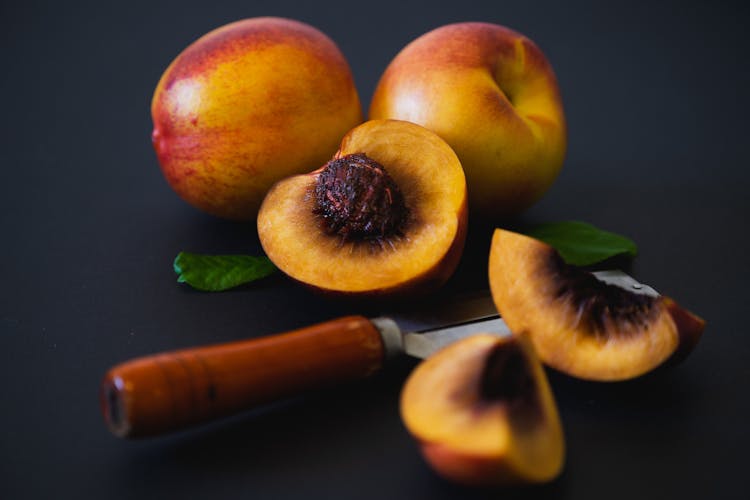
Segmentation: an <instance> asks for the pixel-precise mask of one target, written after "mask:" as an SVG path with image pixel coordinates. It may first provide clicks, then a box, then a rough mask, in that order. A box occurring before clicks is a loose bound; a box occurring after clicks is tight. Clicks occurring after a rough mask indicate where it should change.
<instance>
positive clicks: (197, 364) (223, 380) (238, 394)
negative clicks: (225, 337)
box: [100, 316, 385, 437]
mask: <svg viewBox="0 0 750 500" xmlns="http://www.w3.org/2000/svg"><path fill="white" fill-rule="evenodd" d="M384 354H385V348H384V344H383V340H382V338H381V334H380V333H379V331H378V329H377V328H376V327H375V326H374V325H373V323H372V322H371V321H370V320H368V319H367V318H364V317H362V316H349V317H345V318H340V319H335V320H332V321H328V322H325V323H321V324H318V325H313V326H310V327H307V328H302V329H300V330H295V331H291V332H288V333H283V334H279V335H273V336H270V337H261V338H255V339H250V340H243V341H238V342H231V343H227V344H219V345H214V346H208V347H197V348H192V349H184V350H179V351H174V352H167V353H162V354H155V355H152V356H146V357H142V358H138V359H134V360H131V361H127V362H125V363H122V364H120V365H117V366H115V367H113V368H112V369H111V370H109V372H107V374H106V375H105V376H104V379H103V380H102V385H101V390H100V404H101V409H102V413H103V414H104V419H105V421H106V422H107V425H108V427H109V429H110V430H111V431H112V432H113V433H114V434H115V435H117V436H120V437H140V436H148V435H154V434H159V433H162V432H168V431H172V430H176V429H179V428H182V427H186V426H189V425H193V424H197V423H201V422H206V421H209V420H212V419H215V418H218V417H223V416H227V415H231V414H233V413H237V412H239V411H242V410H245V409H249V408H252V407H253V406H256V405H259V404H262V403H268V402H271V401H274V400H277V399H280V398H283V397H286V396H291V395H293V394H297V393H300V392H303V391H306V390H310V389H316V388H320V387H323V386H326V385H329V384H332V383H334V382H341V381H346V380H354V379H358V378H362V377H366V376H367V375H370V374H371V373H373V372H375V371H377V370H378V369H380V367H381V366H382V364H383V359H384Z"/></svg>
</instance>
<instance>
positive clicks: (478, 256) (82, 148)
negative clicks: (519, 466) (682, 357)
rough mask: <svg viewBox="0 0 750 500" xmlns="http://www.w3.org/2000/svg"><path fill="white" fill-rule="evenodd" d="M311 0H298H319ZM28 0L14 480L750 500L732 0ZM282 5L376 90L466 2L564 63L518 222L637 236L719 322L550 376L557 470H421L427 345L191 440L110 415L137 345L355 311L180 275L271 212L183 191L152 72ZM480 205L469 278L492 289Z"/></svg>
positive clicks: (742, 123) (14, 46) (5, 125)
mask: <svg viewBox="0 0 750 500" xmlns="http://www.w3.org/2000/svg"><path fill="white" fill-rule="evenodd" d="M297 4H299V5H297ZM113 5H115V6H114V7H113V6H105V5H103V4H102V5H100V4H92V5H83V4H80V3H78V2H60V3H50V4H49V5H43V4H38V3H36V2H23V3H21V2H13V3H11V2H3V3H2V5H1V6H0V19H2V20H3V23H2V24H3V29H2V30H0V39H1V40H2V42H1V43H0V61H2V73H1V74H0V95H2V96H3V105H2V117H1V119H0V123H1V125H0V126H2V136H0V137H2V139H1V140H2V147H1V148H0V165H2V178H1V181H0V221H1V226H0V235H1V236H0V237H1V238H2V254H1V255H2V260H1V261H0V271H1V272H0V279H2V286H1V291H0V358H1V359H2V363H0V376H1V377H2V381H3V386H2V387H3V399H2V411H1V412H0V453H2V456H1V458H0V497H2V498H59V497H68V498H81V497H94V498H137V497H141V496H143V497H157V496H158V497H166V498H170V497H176V496H177V495H186V496H187V497H190V498H209V497H210V498H232V499H235V498H309V497H312V498H431V499H439V498H472V497H474V496H476V497H482V496H492V497H500V496H501V495H502V496H504V497H511V498H515V497H519V498H521V497H537V496H539V497H559V498H570V499H586V498H595V499H600V498H609V499H620V498H622V499H632V498H685V499H688V498H696V499H697V498H747V495H748V493H747V491H745V488H746V485H747V480H746V468H747V464H748V460H747V453H748V449H749V448H750V435H749V433H748V421H750V406H749V403H748V397H747V396H748V384H747V382H748V374H749V371H750V368H748V366H750V364H749V363H748V359H749V358H750V352H749V350H750V349H749V347H750V335H748V326H747V322H746V319H745V315H746V312H747V304H746V302H747V299H748V293H747V279H748V277H749V276H748V264H747V262H748V254H749V253H750V245H749V242H750V239H749V237H748V231H747V223H746V217H747V216H748V213H749V211H748V208H749V206H750V204H749V203H748V193H747V191H748V188H749V187H750V183H749V182H748V180H749V179H750V175H749V174H748V172H749V170H750V168H749V167H750V165H748V159H747V158H748V153H747V152H748V142H747V141H748V139H747V136H748V125H747V123H748V122H747V117H748V116H749V112H750V109H748V99H747V89H748V88H750V75H749V73H748V65H747V60H746V55H747V48H748V43H747V36H746V34H745V33H746V32H745V29H746V28H745V24H746V21H747V19H748V15H747V14H748V12H747V9H746V8H745V7H740V3H737V5H733V4H729V3H722V2H669V3H668V2H658V4H657V2H617V3H612V4H610V3H609V2H602V3H600V2H593V1H592V2H580V1H566V2H553V1H549V2H498V1H488V2H484V3H482V4H480V3H476V2H467V1H461V2H454V3H451V4H449V5H441V6H438V5H434V4H433V2H420V3H416V2H415V3H407V2H404V1H392V2H386V1H383V2H373V3H369V4H360V3H356V5H355V3H353V2H352V3H346V2H338V3H327V4H321V3H317V2H288V1H285V0H274V1H273V2H248V1H245V2H224V1H212V2H191V1H186V0H182V1H179V2H176V1H175V2H169V3H159V4H156V5H153V4H152V3H151V2H118V3H116V4H113ZM264 14H274V15H281V16H287V17H292V18H297V19H300V20H303V21H306V22H309V23H311V24H313V25H315V26H317V27H319V28H320V29H322V30H323V31H325V32H326V33H328V34H329V35H330V36H331V37H332V38H333V39H334V40H335V41H336V42H337V43H338V44H339V45H340V47H341V48H342V50H343V51H344V53H345V54H346V56H347V57H348V59H349V61H350V63H351V66H352V69H353V71H354V74H355V78H356V80H357V84H358V88H359V91H360V95H361V97H362V101H363V103H364V105H365V106H367V103H368V102H369V99H370V96H371V94H372V91H373V89H374V87H375V84H376V82H377V78H378V76H379V74H380V72H381V71H382V70H383V69H384V68H385V66H386V64H387V63H388V61H389V60H390V58H391V57H392V56H393V55H395V54H396V52H397V51H398V50H399V49H400V48H401V47H402V46H403V45H404V44H405V43H407V42H408V41H410V40H411V39H413V38H415V37H416V36H418V35H420V34H421V33H423V32H425V31H427V30H429V29H431V28H434V27H437V26H439V25H441V24H445V23H448V22H453V21H461V20H485V21H492V22H498V23H502V24H506V25H508V26H510V27H513V28H515V29H517V30H519V31H521V32H523V33H525V34H527V35H528V36H530V37H531V38H532V39H534V40H535V41H536V42H537V43H538V44H539V45H540V46H541V47H542V49H543V50H544V51H545V53H546V54H547V55H548V57H549V58H550V60H551V61H552V64H553V66H554V67H555V70H556V72H557V75H558V78H559V80H560V84H561V87H562V93H563V97H564V102H565V106H566V113H567V117H568V121H569V131H570V141H569V153H568V157H567V160H566V164H565V168H564V171H563V173H562V175H561V176H560V178H559V180H558V182H557V183H556V184H555V186H554V188H553V189H552V190H551V191H550V193H549V194H548V196H547V197H546V198H545V199H544V200H543V201H542V202H540V203H539V204H538V205H537V206H535V207H534V208H533V209H531V210H530V211H529V212H528V213H527V214H526V215H525V216H524V217H523V218H522V219H520V220H519V221H516V223H520V224H523V223H530V222H543V221H553V220H562V219H580V220H585V221H588V222H591V223H594V224H597V225H599V226H601V227H604V228H607V229H610V230H613V231H616V232H620V233H623V234H626V235H628V236H630V237H632V238H633V239H634V240H635V241H636V242H637V243H638V244H639V246H640V249H641V253H640V255H639V257H638V258H637V259H636V261H635V263H634V264H633V268H632V271H633V272H634V273H635V275H636V276H637V277H639V278H640V279H642V280H643V281H646V282H648V283H649V284H652V285H653V286H654V287H655V288H657V289H658V290H660V291H662V292H664V293H668V294H670V295H672V296H674V297H675V298H676V299H677V300H678V301H680V302H681V303H682V304H683V305H685V306H686V307H688V308H689V309H691V310H693V311H695V312H697V313H698V314H700V315H702V316H703V317H705V318H706V319H707V321H708V326H707V329H706V333H705V336H704V338H703V340H702V341H701V343H700V344H699V346H698V348H697V350H696V351H695V352H694V353H693V354H692V356H691V357H690V358H689V359H688V360H687V362H686V363H685V364H683V365H681V366H679V367H678V368H676V369H675V370H672V371H669V372H666V373H663V374H659V375H652V376H647V377H645V378H643V379H640V380H637V381H634V382H630V383H624V384H606V385H600V384H591V383H584V382H577V381H574V380H571V379H568V378H566V377H563V376H560V375H556V374H552V375H551V381H552V384H553V387H554V390H555V392H556V394H557V399H558V403H559V406H560V410H561V414H562V419H563V422H564V425H565V430H566V436H567V442H568V453H567V465H566V469H565V472H564V474H563V475H562V477H560V479H559V480H557V481H555V482H554V483H552V484H550V485H548V486H545V487H541V488H529V489H522V490H510V491H505V490H493V491H476V490H469V489H464V488H460V487H457V486H453V485H450V484H448V483H446V482H444V481H442V480H440V479H438V478H437V477H435V476H434V475H433V474H432V472H431V471H430V470H429V469H428V468H427V467H426V466H425V465H424V463H423V462H422V460H421V458H420V457H419V455H418V454H417V450H416V448H415V446H414V445H413V443H412V442H411V440H410V439H409V437H408V436H407V434H406V432H405V431H404V429H403V427H402V425H401V422H400V419H399V416H398V396H399V391H400V388H401V383H402V381H403V379H404V378H405V376H406V375H407V374H408V372H409V370H410V369H411V368H412V367H413V366H414V362H412V361H409V360H402V361H400V362H398V363H397V364H396V365H394V366H393V367H391V369H390V370H389V371H387V372H385V373H383V374H381V375H380V376H377V377H375V378H373V379H371V380H368V381H365V382H363V383H361V384H354V385H348V386H345V387H342V388H339V389H337V390H332V391H326V392H323V393H320V394H315V395H311V396H308V397H305V398H301V399H299V400H295V401H292V402H288V403H285V404H281V405H278V406H275V407H271V408H268V409H265V410H263V411H258V412H255V413H252V414H249V415H244V416H241V417H237V418H234V419H231V420H230V421H228V422H224V423H221V424H217V425H212V426H209V427H204V428H202V429H198V430H194V431H190V432H185V433H181V434H177V435H173V436H169V437H166V438H160V439H153V440H145V441H137V442H127V441H121V440H118V439H116V438H114V437H112V436H111V435H109V434H108V432H107V431H106V429H105V427H104V425H103V423H102V420H101V417H100V415H99V409H98V401H97V386H98V383H99V380H100V377H101V376H102V374H103V373H104V372H105V370H106V369H107V368H108V367H109V366H110V365H112V364H114V363H116V362H119V361H122V360H125V359H127V358H130V357H133V356H138V355H142V354H148V353H152V352H155V351H159V350H165V349H174V348H178V347H184V346H190V345H197V344H206V343H211V342H216V341H227V340H233V339H240V338H245V337H248V336H253V335H264V334H270V333H272V332H276V331H282V330H285V329H290V328H294V327H299V326H302V325H305V324H308V323H311V322H314V321H319V320H323V319H327V318H331V317H334V316H336V315H338V314H341V313H344V312H358V309H357V307H356V306H353V305H351V304H338V303H335V302H330V301H327V300H324V299H322V298H319V297H316V296H314V295H312V294H311V293H310V292H308V291H307V290H304V289H302V288H301V287H298V286H295V285H294V284H292V283H290V282H288V281H287V280H285V279H284V278H281V277H276V278H272V279H269V280H267V281H264V282H262V283H259V284H257V286H251V287H247V288H244V289H241V290H237V291H233V292H229V293H222V294H202V293H195V292H192V291H190V290H188V289H187V288H185V287H183V286H179V285H177V284H176V283H175V276H174V275H173V272H172V269H171V262H172V259H173V257H174V256H175V254H176V253H177V252H178V251H179V250H183V249H184V250H191V251H197V252H209V253H230V252H242V253H257V252H259V250H260V247H259V245H258V242H257V237H256V235H255V231H254V226H253V225H252V224H236V223H230V222H225V221H221V220H218V219H214V218H211V217H209V216H206V215H203V214H201V213H199V212H197V211H195V210H194V209H192V208H190V207H189V206H187V205H186V204H184V203H183V202H182V201H181V200H179V199H178V197H177V196H176V195H175V194H174V193H173V192H172V191H171V190H170V188H169V187H168V186H167V184H166V182H165V181H164V180H163V178H162V175H161V173H160V171H159V168H158V166H157V162H156V158H155V155H154V152H153V150H152V148H151V144H150V140H149V134H150V130H151V122H150V116H149V104H150V98H151V93H152V92H153V89H154V87H155V85H156V82H157V80H158V78H159V76H160V74H161V72H162V71H163V70H164V69H165V68H166V66H167V64H168V63H169V62H170V61H171V60H172V59H173V58H174V57H175V56H176V55H177V54H178V53H179V51H180V50H182V49H183V48H184V47H185V46H186V45H187V44H188V43H190V42H192V41H193V40H194V39H196V38H197V37H198V36H199V35H201V34H203V33H204V32H207V31H209V30H210V29H213V28H215V27H217V26H219V25H222V24H224V23H226V22H229V21H232V20H236V19H240V18H243V17H251V16H256V15H264ZM488 242H489V232H488V231H487V230H486V228H477V227H472V232H471V234H470V239H469V246H468V248H467V252H466V254H465V257H464V260H463V262H462V264H461V267H460V269H459V274H457V275H456V277H455V278H454V279H453V280H452V281H451V283H450V284H449V287H450V289H451V290H462V289H471V288H476V287H480V286H486V283H485V276H484V273H485V260H486V253H487V250H488Z"/></svg>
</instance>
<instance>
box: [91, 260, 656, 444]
mask: <svg viewBox="0 0 750 500" xmlns="http://www.w3.org/2000/svg"><path fill="white" fill-rule="evenodd" d="M594 274H595V275H596V276H597V278H599V279H600V280H602V281H605V282H607V283H611V284H613V285H616V286H620V287H623V288H626V289H628V290H630V291H633V292H635V293H642V294H646V295H653V296H656V295H658V294H657V292H656V291H655V290H654V289H653V288H651V287H649V286H647V285H643V284H641V283H639V282H637V281H636V280H635V279H633V278H632V277H630V276H628V275H627V274H625V273H623V272H621V271H602V272H596V273H594ZM476 333H493V334H496V335H510V334H511V332H510V330H509V329H508V327H507V325H506V324H505V322H504V321H503V320H502V318H500V317H499V316H498V314H497V310H496V309H495V305H494V303H493V301H492V298H491V296H490V294H489V292H487V291H485V292H482V293H479V294H473V295H469V296H465V297H463V298H461V299H457V300H455V301H451V302H450V303H449V304H433V307H431V308H430V310H429V311H417V312H412V313H402V314H400V315H394V316H393V317H378V318H372V319H368V318H366V317H364V316H347V317H343V318H338V319H334V320H331V321H326V322H324V323H320V324H317V325H313V326H308V327H306V328H301V329H299V330H294V331H291V332H287V333H281V334H276V335H271V336H267V337H261V338H253V339H248V340H241V341H236V342H230V343H225V344H218V345H213V346H204V347H195V348H189V349H182V350H177V351H171V352H165V353H160V354H154V355H150V356H145V357H141V358H136V359H133V360H130V361H126V362H124V363H122V364H119V365H116V366H114V367H113V368H111V369H110V370H109V371H108V372H107V373H106V375H105V376H104V379H103V380H102V383H101V388H100V406H101V410H102V414H103V416H104V420H105V422H106V424H107V427H108V428H109V430H110V431H111V432H112V433H113V434H115V435H116V436H118V437H126V438H133V437H144V436H153V435H158V434H162V433H165V432H169V431H174V430H178V429H181V428H185V427H188V426H191V425H196V424H199V423H204V422H208V421H211V420H214V419H217V418H220V417H225V416H229V415H232V414H235V413H238V412H241V411H244V410H248V409H250V408H252V407H255V406H258V405H261V404H264V403H269V402H271V401H275V400H278V399H282V398H284V397H289V396H292V395H294V394H299V393H301V392H304V391H309V390H312V389H317V388H321V387H325V386H329V385H332V384H334V383H336V382H344V381H350V380H356V379H360V378H364V377H366V376H368V375H371V374H373V373H374V372H376V371H378V370H380V369H381V368H382V367H383V365H384V363H385V361H386V360H387V359H389V358H393V357H395V356H398V355H400V354H403V353H406V354H409V355H411V356H415V357H418V358H426V357H428V356H430V355H431V354H433V353H434V352H436V351H438V350H439V349H441V348H443V347H445V346H447V345H448V344H451V343H453V342H455V341H457V340H460V339H463V338H465V337H468V336H470V335H473V334H476Z"/></svg>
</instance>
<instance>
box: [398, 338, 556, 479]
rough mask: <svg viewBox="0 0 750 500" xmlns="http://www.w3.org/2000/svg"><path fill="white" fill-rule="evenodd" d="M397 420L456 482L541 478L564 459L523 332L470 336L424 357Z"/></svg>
mask: <svg viewBox="0 0 750 500" xmlns="http://www.w3.org/2000/svg"><path fill="white" fill-rule="evenodd" d="M401 417H402V419H403V422H404V424H405V425H406V428H407V430H408V431H409V433H410V434H411V435H412V436H413V437H415V438H416V439H417V441H418V442H419V443H420V446H421V451H422V454H423V455H424V457H425V459H426V460H427V462H428V463H429V464H430V465H431V466H432V467H433V468H434V469H435V471H436V472H438V473H439V474H440V475H441V476H444V477H445V478H447V479H449V480H452V481H456V482H459V483H464V484H470V485H499V484H508V483H539V482H546V481H550V480H552V479H554V478H555V477H557V475H558V474H559V473H560V471H561V470H562V467H563V463H564V460H565V443H564V437H563V431H562V426H561V424H560V418H559V415H558V411H557V406H556V404H555V400H554V397H553V395H552V391H551V390H550V387H549V384H548V382H547V377H546V375H545V374H544V369H543V368H542V365H541V363H540V362H539V360H538V359H537V357H536V355H535V354H534V349H533V347H532V346H531V344H530V343H529V342H528V341H527V340H526V339H525V338H523V337H504V338H501V337H497V336H494V335H490V334H479V335H474V336H471V337H468V338H466V339H463V340H460V341H458V342H456V343H454V344H451V345H449V346H448V347H446V348H444V349H442V350H440V351H438V352H437V353H436V354H434V355H433V356H431V357H429V358H427V360H426V361H424V362H423V363H421V364H420V365H419V366H417V368H416V369H415V370H414V372H412V374H411V375H410V376H409V379H408V380H407V382H406V385H405V386H404V389H403V392H402V393H401Z"/></svg>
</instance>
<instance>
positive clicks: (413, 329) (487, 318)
mask: <svg viewBox="0 0 750 500" xmlns="http://www.w3.org/2000/svg"><path fill="white" fill-rule="evenodd" d="M593 274H594V276H596V277H597V279H599V280H601V281H604V282H605V283H609V284H611V285H615V286H618V287H620V288H624V289H625V290H628V291H630V292H633V293H638V294H643V295H649V296H652V297H658V296H659V293H658V292H657V291H656V290H654V289H653V288H651V287H650V286H648V285H644V284H643V283H640V282H638V281H637V280H636V279H634V278H633V277H631V276H629V275H628V274H625V273H624V272H622V271H618V270H607V271H597V272H595V273H593ZM432 305H433V307H431V308H430V309H425V310H421V311H417V312H412V313H411V314H401V315H394V316H392V318H393V320H394V321H395V322H396V324H397V325H398V328H400V330H401V332H408V333H404V334H402V336H401V339H400V340H401V342H399V344H400V346H399V347H400V348H402V349H403V351H405V352H406V353H407V354H409V355H412V356H416V357H418V358H426V357H428V356H430V355H431V354H433V353H434V352H435V351H437V350H439V349H441V348H443V347H445V346H447V345H448V344H451V343H453V342H455V341H457V340H460V339H462V338H464V337H468V336H470V335H474V334H477V333H492V334H496V335H498V336H503V335H511V331H510V329H509V328H508V326H507V325H506V324H505V322H504V321H503V320H502V318H500V317H499V315H498V313H497V310H496V308H495V304H494V303H493V301H492V296H491V295H490V293H489V291H482V292H478V293H476V294H472V295H470V296H465V297H462V298H457V299H454V300H453V301H451V302H446V303H440V302H438V303H434V304H432Z"/></svg>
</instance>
